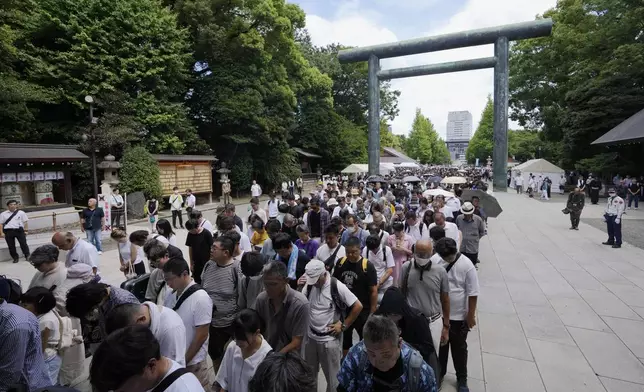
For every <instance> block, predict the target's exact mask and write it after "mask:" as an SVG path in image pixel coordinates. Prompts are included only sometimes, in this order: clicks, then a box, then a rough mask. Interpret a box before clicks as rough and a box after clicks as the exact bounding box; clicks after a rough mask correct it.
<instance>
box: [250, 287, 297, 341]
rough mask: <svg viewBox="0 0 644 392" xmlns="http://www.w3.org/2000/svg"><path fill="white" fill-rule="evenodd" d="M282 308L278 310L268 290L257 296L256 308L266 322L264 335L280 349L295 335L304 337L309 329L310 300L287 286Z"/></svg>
mask: <svg viewBox="0 0 644 392" xmlns="http://www.w3.org/2000/svg"><path fill="white" fill-rule="evenodd" d="M286 290H287V292H286V297H285V298H284V302H283V304H282V308H281V309H280V310H279V311H278V312H276V311H275V307H274V306H273V304H272V303H271V301H270V299H269V298H268V295H267V294H266V292H265V291H264V292H262V293H260V294H259V296H258V297H257V303H256V304H255V305H256V307H257V308H256V309H257V312H258V313H259V315H260V316H261V317H262V319H263V320H264V321H265V322H266V334H265V335H264V337H265V338H266V340H267V341H268V344H270V345H271V347H273V350H275V351H280V350H281V349H283V348H284V347H285V346H286V345H288V344H289V343H291V340H293V337H295V336H300V337H302V338H304V337H305V336H306V335H307V331H308V330H309V301H308V300H307V299H306V297H305V296H304V294H302V293H300V292H299V291H297V290H293V289H292V288H291V287H290V286H289V287H287V289H286Z"/></svg>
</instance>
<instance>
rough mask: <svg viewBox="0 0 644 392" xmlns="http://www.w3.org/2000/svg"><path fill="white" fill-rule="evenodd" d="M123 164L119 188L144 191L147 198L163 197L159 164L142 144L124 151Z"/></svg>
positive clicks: (127, 190) (128, 190)
mask: <svg viewBox="0 0 644 392" xmlns="http://www.w3.org/2000/svg"><path fill="white" fill-rule="evenodd" d="M121 165H122V166H121V172H120V175H119V177H120V179H121V183H120V184H119V188H120V189H121V191H122V192H124V193H132V192H143V193H144V194H145V197H147V198H150V197H156V198H157V199H159V198H161V196H162V193H163V191H162V189H161V172H160V170H159V164H158V162H157V161H156V160H155V159H154V158H153V157H152V154H150V153H149V152H148V150H146V149H145V148H143V147H141V146H138V147H131V148H128V149H127V150H125V152H124V153H123V158H121Z"/></svg>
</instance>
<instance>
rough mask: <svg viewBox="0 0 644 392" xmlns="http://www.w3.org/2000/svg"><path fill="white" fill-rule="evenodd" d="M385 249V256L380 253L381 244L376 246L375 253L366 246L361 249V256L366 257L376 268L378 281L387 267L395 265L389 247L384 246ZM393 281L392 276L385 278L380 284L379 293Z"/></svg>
mask: <svg viewBox="0 0 644 392" xmlns="http://www.w3.org/2000/svg"><path fill="white" fill-rule="evenodd" d="M385 251H386V256H387V257H383V256H384V255H383V253H382V246H379V247H378V250H377V253H373V252H371V251H369V249H367V247H366V246H365V247H364V249H362V257H364V258H365V259H368V260H369V261H370V262H371V263H372V264H373V266H374V267H375V268H376V274H377V275H378V281H380V279H382V276H383V275H384V274H385V272H386V271H387V269H389V268H394V266H395V265H396V263H395V262H394V255H393V253H391V248H390V247H389V246H385ZM367 254H368V256H367ZM385 259H386V261H385ZM393 283H394V278H393V277H392V276H389V278H387V280H386V281H385V283H383V284H382V286H380V288H379V289H378V291H379V292H381V293H384V292H385V290H387V289H388V288H389V287H391V285H392V284H393Z"/></svg>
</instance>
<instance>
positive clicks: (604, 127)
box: [510, 0, 644, 169]
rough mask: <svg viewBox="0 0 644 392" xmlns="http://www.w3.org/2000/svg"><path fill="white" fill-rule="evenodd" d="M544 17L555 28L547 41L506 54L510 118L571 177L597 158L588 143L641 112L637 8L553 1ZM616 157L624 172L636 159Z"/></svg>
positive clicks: (642, 59) (642, 61) (594, 0)
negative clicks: (537, 134) (546, 145)
mask: <svg viewBox="0 0 644 392" xmlns="http://www.w3.org/2000/svg"><path fill="white" fill-rule="evenodd" d="M544 17H551V18H553V20H554V22H555V25H554V28H553V33H552V36H550V37H545V38H540V39H534V40H526V41H520V42H517V43H516V45H513V46H512V50H511V58H510V61H511V64H510V66H511V69H512V73H511V75H510V94H511V95H510V98H511V99H510V104H511V108H512V116H513V118H514V119H515V120H518V121H519V123H520V124H521V125H523V126H526V127H528V128H531V129H537V128H540V129H542V132H543V139H544V141H547V142H550V143H554V144H557V145H559V146H560V147H556V146H555V147H554V148H552V150H553V151H555V152H557V153H559V152H560V153H561V162H562V164H563V166H564V167H566V168H570V169H572V168H574V166H575V164H576V163H577V162H579V161H580V160H582V159H587V158H592V157H593V156H594V155H597V154H601V153H603V152H604V148H603V147H598V146H592V145H590V143H591V142H592V141H593V140H594V139H596V138H597V137H599V136H601V135H602V134H603V133H605V132H607V131H608V130H610V129H611V128H612V127H614V126H615V125H617V124H619V123H620V122H622V121H623V120H625V119H626V118H628V117H630V116H631V115H632V114H634V113H635V112H637V111H639V110H641V108H642V107H644V96H643V95H642V94H641V91H642V89H643V88H644V45H643V44H644V35H643V34H642V23H641V21H642V20H643V19H644V4H642V3H641V2H638V1H621V0H583V1H582V0H560V1H559V2H558V3H557V6H556V7H555V8H553V9H550V10H548V11H547V12H545V13H544ZM619 150H620V153H621V154H622V162H623V163H624V164H627V162H625V160H627V161H628V160H632V159H636V157H637V156H636V155H634V154H632V152H630V151H631V149H630V148H629V147H621V148H619ZM625 154H626V155H627V156H628V157H627V156H625ZM625 158H626V159H625ZM600 160H603V159H600ZM603 166H606V165H603ZM606 167H607V166H606Z"/></svg>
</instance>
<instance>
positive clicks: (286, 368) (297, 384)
mask: <svg viewBox="0 0 644 392" xmlns="http://www.w3.org/2000/svg"><path fill="white" fill-rule="evenodd" d="M316 384H317V373H316V372H314V371H313V369H312V368H311V367H310V366H309V365H308V364H307V363H306V362H305V361H304V359H302V357H300V356H299V355H297V354H296V353H294V352H288V353H286V354H282V353H276V352H272V353H270V354H268V355H267V356H266V358H265V359H264V360H263V361H262V363H260V364H259V366H258V367H257V370H256V371H255V375H254V376H253V378H251V379H250V381H249V383H248V391H249V392H282V391H291V392H310V391H314V390H315V385H316Z"/></svg>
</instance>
